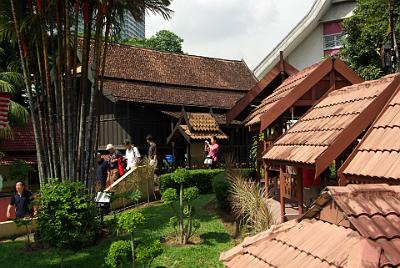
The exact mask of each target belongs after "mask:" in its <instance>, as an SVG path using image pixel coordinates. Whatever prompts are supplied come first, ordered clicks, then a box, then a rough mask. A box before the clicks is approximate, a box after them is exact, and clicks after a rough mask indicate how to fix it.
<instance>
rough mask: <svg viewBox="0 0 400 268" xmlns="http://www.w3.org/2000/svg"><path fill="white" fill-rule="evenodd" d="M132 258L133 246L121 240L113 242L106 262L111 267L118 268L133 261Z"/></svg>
mask: <svg viewBox="0 0 400 268" xmlns="http://www.w3.org/2000/svg"><path fill="white" fill-rule="evenodd" d="M131 258H132V255H131V244H130V243H129V241H126V240H119V241H115V242H112V244H111V246H110V249H109V250H108V254H107V257H106V258H105V262H106V265H107V266H109V267H112V268H118V267H123V265H124V264H126V263H128V262H130V261H132V260H131Z"/></svg>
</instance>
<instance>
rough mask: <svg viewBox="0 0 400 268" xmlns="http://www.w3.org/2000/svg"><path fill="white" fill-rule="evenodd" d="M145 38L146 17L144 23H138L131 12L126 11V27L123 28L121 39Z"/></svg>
mask: <svg viewBox="0 0 400 268" xmlns="http://www.w3.org/2000/svg"><path fill="white" fill-rule="evenodd" d="M133 37H136V38H145V16H143V20H142V21H136V20H135V19H134V18H133V17H132V15H131V14H130V13H129V12H126V11H125V16H124V25H123V27H122V32H121V38H122V39H127V38H133Z"/></svg>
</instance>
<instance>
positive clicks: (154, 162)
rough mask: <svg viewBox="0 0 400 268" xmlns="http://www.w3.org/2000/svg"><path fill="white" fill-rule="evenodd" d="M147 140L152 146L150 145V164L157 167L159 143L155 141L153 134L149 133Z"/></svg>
mask: <svg viewBox="0 0 400 268" xmlns="http://www.w3.org/2000/svg"><path fill="white" fill-rule="evenodd" d="M146 141H147V143H148V144H149V145H150V147H149V158H150V165H152V166H153V167H154V168H156V167H157V144H156V143H155V142H154V138H153V136H151V135H147V137H146Z"/></svg>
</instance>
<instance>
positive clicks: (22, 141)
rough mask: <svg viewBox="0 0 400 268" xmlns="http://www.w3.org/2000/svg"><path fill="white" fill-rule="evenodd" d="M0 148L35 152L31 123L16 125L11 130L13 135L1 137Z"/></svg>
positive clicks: (11, 150) (8, 150)
mask: <svg viewBox="0 0 400 268" xmlns="http://www.w3.org/2000/svg"><path fill="white" fill-rule="evenodd" d="M0 148H1V150H2V151H3V152H6V154H7V152H20V151H23V152H26V151H29V152H36V145H35V137H34V134H33V126H32V123H27V124H26V125H25V126H22V127H17V128H15V129H14V130H13V137H12V138H10V139H1V140H0Z"/></svg>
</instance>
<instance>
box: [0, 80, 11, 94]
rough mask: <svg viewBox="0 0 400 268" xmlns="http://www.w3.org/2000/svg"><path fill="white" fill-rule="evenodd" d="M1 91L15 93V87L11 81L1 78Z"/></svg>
mask: <svg viewBox="0 0 400 268" xmlns="http://www.w3.org/2000/svg"><path fill="white" fill-rule="evenodd" d="M0 92H7V93H14V92H15V87H14V86H13V85H12V84H10V83H9V82H7V81H5V80H1V79H0Z"/></svg>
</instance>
